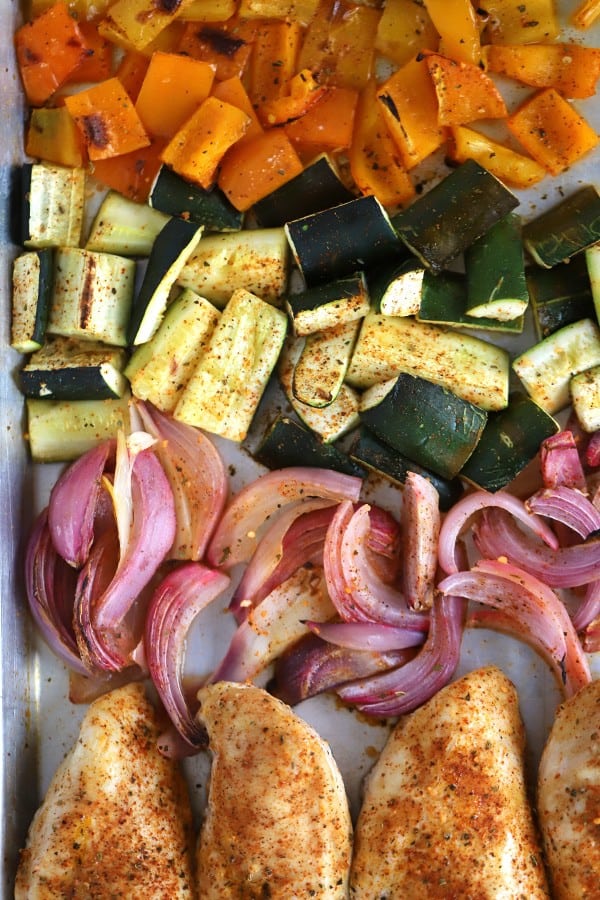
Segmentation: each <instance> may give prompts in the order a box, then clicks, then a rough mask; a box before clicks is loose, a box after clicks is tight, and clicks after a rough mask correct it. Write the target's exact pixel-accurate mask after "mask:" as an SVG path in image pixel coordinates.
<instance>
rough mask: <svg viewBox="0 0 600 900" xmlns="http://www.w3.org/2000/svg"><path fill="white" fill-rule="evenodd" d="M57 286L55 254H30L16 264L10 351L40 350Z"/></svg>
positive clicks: (48, 251) (49, 251)
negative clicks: (55, 284) (55, 282)
mask: <svg viewBox="0 0 600 900" xmlns="http://www.w3.org/2000/svg"><path fill="white" fill-rule="evenodd" d="M53 286H54V251H53V250H52V249H51V248H49V247H47V248H45V249H43V250H30V251H29V252H27V253H21V255H20V256H17V258H16V259H15V261H14V263H13V271H12V323H11V341H10V342H11V347H13V349H15V350H17V351H18V352H19V353H31V352H32V351H33V350H38V349H39V348H40V347H41V346H42V344H43V342H44V336H45V334H46V327H47V325H48V315H49V311H50V304H51V302H52V291H53Z"/></svg>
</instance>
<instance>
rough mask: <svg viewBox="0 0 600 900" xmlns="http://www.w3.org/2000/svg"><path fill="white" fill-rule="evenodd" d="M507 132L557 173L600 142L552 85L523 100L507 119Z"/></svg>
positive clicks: (553, 172) (551, 171)
mask: <svg viewBox="0 0 600 900" xmlns="http://www.w3.org/2000/svg"><path fill="white" fill-rule="evenodd" d="M506 124H507V126H508V129H509V131H510V132H511V133H512V134H513V136H514V137H515V138H516V139H517V140H518V141H519V142H520V143H521V144H522V145H523V147H524V148H525V149H526V150H527V152H528V153H529V154H530V155H531V156H532V157H533V158H534V159H535V160H537V162H539V163H540V165H542V166H544V167H545V168H546V169H547V170H548V171H549V172H550V174H551V175H559V174H560V173H561V172H564V170H565V169H567V168H568V167H569V166H571V165H573V163H575V162H577V160H578V159H580V158H581V157H582V156H584V155H585V154H586V153H589V151H590V150H593V148H594V147H596V146H597V145H598V143H599V142H600V138H599V137H598V135H597V134H596V132H595V131H594V129H593V128H592V127H591V126H590V125H589V123H588V122H587V121H586V120H585V119H584V118H583V116H582V115H580V114H579V113H578V112H577V110H576V109H574V107H573V106H571V104H570V103H569V102H568V101H567V100H565V99H564V98H563V97H561V95H560V94H559V93H558V92H557V91H555V90H554V89H553V88H546V89H545V90H543V91H539V92H538V93H537V94H534V95H533V97H531V98H529V99H528V100H526V101H525V102H524V103H522V104H521V106H519V108H518V109H517V110H516V111H515V112H514V113H513V114H512V115H511V116H509V117H508V119H507V120H506Z"/></svg>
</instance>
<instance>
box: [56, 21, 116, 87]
mask: <svg viewBox="0 0 600 900" xmlns="http://www.w3.org/2000/svg"><path fill="white" fill-rule="evenodd" d="M79 30H80V31H81V33H82V35H83V39H84V41H85V45H86V55H85V58H84V60H83V62H81V63H80V64H79V66H77V68H76V69H75V70H74V71H73V72H71V74H70V75H69V77H68V78H67V79H66V80H65V82H64V83H65V84H71V83H73V82H79V83H80V84H82V83H86V82H94V81H104V80H105V79H107V78H110V76H111V74H112V64H113V49H114V48H113V45H112V44H111V43H110V41H107V40H106V38H104V37H102V35H101V34H100V33H99V32H98V26H97V24H96V23H95V22H80V23H79Z"/></svg>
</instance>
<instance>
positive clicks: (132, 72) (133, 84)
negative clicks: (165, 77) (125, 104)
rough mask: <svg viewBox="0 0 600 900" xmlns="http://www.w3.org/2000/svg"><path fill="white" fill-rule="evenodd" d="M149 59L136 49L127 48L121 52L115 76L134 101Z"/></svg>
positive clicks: (144, 75)
mask: <svg viewBox="0 0 600 900" xmlns="http://www.w3.org/2000/svg"><path fill="white" fill-rule="evenodd" d="M149 65H150V59H149V58H148V56H146V54H145V53H140V52H139V51H138V50H128V51H127V52H126V53H124V54H123V57H122V59H121V62H120V63H119V66H118V68H117V71H116V73H115V74H116V76H117V78H118V79H119V81H120V82H121V84H122V85H123V87H124V88H125V90H126V91H127V93H128V94H129V96H130V97H131V99H132V100H133V102H134V103H135V101H136V100H137V97H138V94H139V92H140V88H141V86H142V83H143V81H144V78H145V77H146V72H147V71H148V66H149Z"/></svg>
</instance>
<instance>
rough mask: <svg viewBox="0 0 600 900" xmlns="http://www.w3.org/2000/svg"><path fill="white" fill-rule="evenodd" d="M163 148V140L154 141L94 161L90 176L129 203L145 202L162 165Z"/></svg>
mask: <svg viewBox="0 0 600 900" xmlns="http://www.w3.org/2000/svg"><path fill="white" fill-rule="evenodd" d="M164 146H165V142H164V141H163V140H160V139H156V140H154V141H152V143H150V144H149V145H148V146H147V147H143V148H142V149H141V150H134V151H132V152H131V153H125V154H123V156H113V157H111V158H110V159H97V160H96V161H95V162H94V164H93V166H92V174H93V176H94V178H96V180H97V181H99V182H100V184H103V185H105V186H106V187H109V188H112V189H113V190H114V191H118V192H119V193H120V194H123V195H124V196H125V197H129V199H130V200H136V201H137V202H138V203H146V201H147V200H148V196H149V194H150V189H151V187H152V185H153V183H154V180H155V179H156V176H157V175H158V171H159V169H160V167H161V166H162V158H161V154H162V151H163V149H164Z"/></svg>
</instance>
